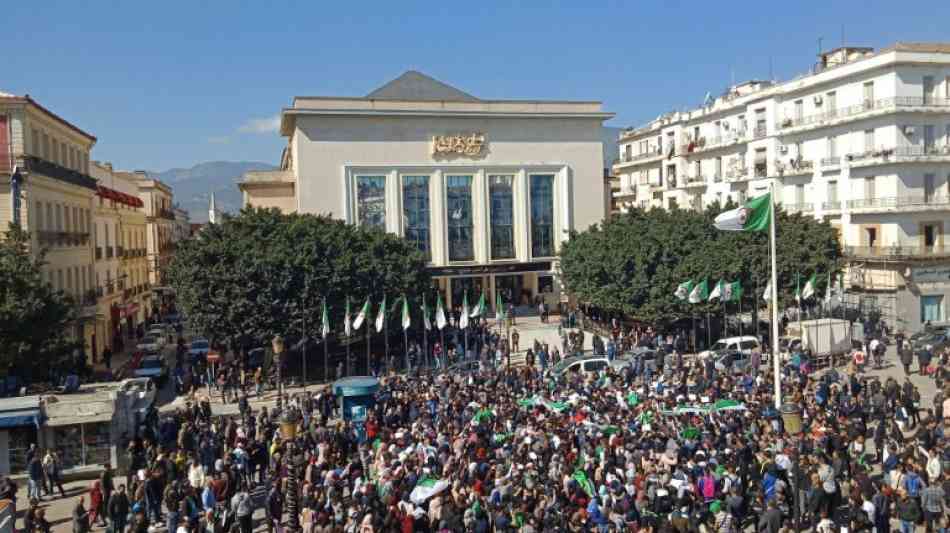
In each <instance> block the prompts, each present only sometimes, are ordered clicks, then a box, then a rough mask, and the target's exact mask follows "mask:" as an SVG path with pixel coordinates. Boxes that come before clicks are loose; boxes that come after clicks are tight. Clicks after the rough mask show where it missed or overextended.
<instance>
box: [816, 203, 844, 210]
mask: <svg viewBox="0 0 950 533" xmlns="http://www.w3.org/2000/svg"><path fill="white" fill-rule="evenodd" d="M821 208H822V210H824V211H840V210H841V202H839V201H834V202H822V203H821Z"/></svg>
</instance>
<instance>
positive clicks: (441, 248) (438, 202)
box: [429, 170, 448, 290]
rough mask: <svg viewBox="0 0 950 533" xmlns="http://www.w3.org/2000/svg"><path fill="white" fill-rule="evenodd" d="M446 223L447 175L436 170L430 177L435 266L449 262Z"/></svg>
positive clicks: (431, 228) (432, 241)
mask: <svg viewBox="0 0 950 533" xmlns="http://www.w3.org/2000/svg"><path fill="white" fill-rule="evenodd" d="M445 225H446V215H445V177H444V176H443V174H442V171H441V170H436V171H434V172H433V173H432V177H431V178H429V239H430V242H431V246H432V264H433V265H434V266H445V265H446V264H448V253H447V251H446V231H445ZM446 290H448V287H447V288H446Z"/></svg>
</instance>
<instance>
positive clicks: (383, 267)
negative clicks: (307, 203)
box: [167, 209, 431, 345]
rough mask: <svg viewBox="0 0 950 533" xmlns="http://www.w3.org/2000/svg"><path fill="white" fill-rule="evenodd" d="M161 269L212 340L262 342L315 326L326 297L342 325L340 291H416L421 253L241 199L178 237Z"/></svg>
mask: <svg viewBox="0 0 950 533" xmlns="http://www.w3.org/2000/svg"><path fill="white" fill-rule="evenodd" d="M167 274H168V278H169V280H170V283H171V285H172V287H173V288H174V289H175V291H176V293H177V301H178V303H179V305H180V307H181V308H182V310H183V311H184V313H185V315H186V316H187V317H188V320H189V322H190V325H191V326H192V327H193V328H195V329H196V330H197V331H199V332H202V333H203V334H205V335H207V336H208V337H209V338H211V339H212V340H214V341H216V342H226V343H238V344H241V345H243V344H246V343H254V344H257V345H260V344H264V343H268V342H269V340H270V339H271V338H272V337H273V336H274V335H276V334H281V335H284V336H294V337H299V336H300V333H301V329H302V328H303V326H306V330H307V334H308V336H309V337H311V338H313V337H317V336H319V330H320V318H321V304H322V301H323V299H324V298H326V299H327V305H328V308H329V315H330V324H331V328H332V329H333V330H334V331H336V332H340V331H342V330H343V325H342V320H343V315H344V307H345V298H346V297H347V296H350V298H351V306H352V309H354V314H355V312H356V310H358V309H359V305H361V304H362V302H363V300H364V299H365V298H366V297H367V296H369V297H370V298H371V299H372V301H373V305H374V309H375V305H376V304H378V302H379V301H380V300H381V299H382V297H383V294H384V292H385V294H386V295H387V297H388V300H389V301H390V302H393V301H396V299H397V297H398V296H400V295H402V294H403V293H406V294H407V295H410V297H412V296H413V295H417V294H421V293H422V291H424V290H425V289H426V288H428V287H429V285H430V283H431V281H430V276H429V274H428V271H427V270H426V259H425V257H424V256H423V255H422V254H421V253H419V252H418V251H417V250H416V249H415V248H413V247H412V245H410V244H409V243H408V242H407V241H405V240H403V239H401V238H399V237H396V236H394V235H390V234H387V233H384V232H382V231H378V230H366V229H362V228H358V227H355V226H352V225H348V224H345V223H343V222H342V221H339V220H333V219H331V218H329V217H326V216H314V215H303V214H281V213H280V212H279V211H278V210H276V209H270V210H268V209H245V210H244V211H242V212H241V213H240V214H239V215H237V216H234V217H228V216H226V217H224V220H223V221H222V222H221V223H220V224H215V225H208V226H206V227H205V229H204V230H202V232H201V233H200V234H199V235H198V236H197V237H196V238H194V239H191V240H189V241H186V242H184V243H182V244H181V245H180V246H179V248H178V250H177V252H176V254H175V258H174V260H173V261H172V263H171V265H170V266H169V267H168V271H167Z"/></svg>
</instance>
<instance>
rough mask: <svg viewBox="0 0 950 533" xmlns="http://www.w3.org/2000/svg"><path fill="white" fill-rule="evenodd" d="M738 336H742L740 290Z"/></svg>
mask: <svg viewBox="0 0 950 533" xmlns="http://www.w3.org/2000/svg"><path fill="white" fill-rule="evenodd" d="M739 336H740V337H741V336H742V292H739Z"/></svg>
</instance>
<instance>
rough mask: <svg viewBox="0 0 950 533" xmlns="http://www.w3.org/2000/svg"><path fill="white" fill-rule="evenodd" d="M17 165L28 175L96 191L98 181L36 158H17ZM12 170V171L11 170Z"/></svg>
mask: <svg viewBox="0 0 950 533" xmlns="http://www.w3.org/2000/svg"><path fill="white" fill-rule="evenodd" d="M15 163H16V164H17V165H19V166H20V167H21V168H22V169H23V170H24V171H26V172H28V173H33V172H35V173H37V174H42V175H44V176H46V177H48V178H52V179H55V180H59V181H63V182H66V183H69V184H72V185H78V186H80V187H85V188H87V189H92V190H96V180H95V179H93V178H92V177H90V176H87V175H85V174H83V173H82V172H79V171H76V170H72V169H69V168H66V167H62V166H59V165H57V164H56V163H53V162H50V161H47V160H45V159H40V158H39V157H35V156H22V157H17V158H15ZM11 170H12V169H11Z"/></svg>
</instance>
